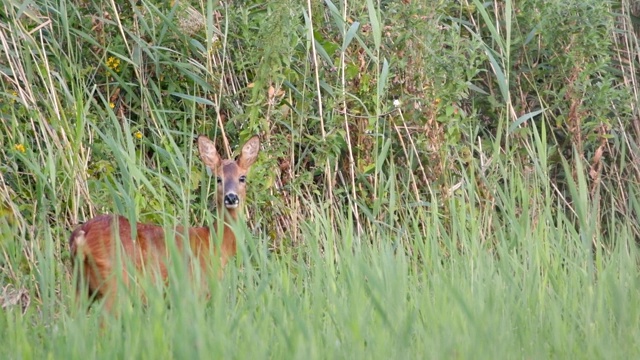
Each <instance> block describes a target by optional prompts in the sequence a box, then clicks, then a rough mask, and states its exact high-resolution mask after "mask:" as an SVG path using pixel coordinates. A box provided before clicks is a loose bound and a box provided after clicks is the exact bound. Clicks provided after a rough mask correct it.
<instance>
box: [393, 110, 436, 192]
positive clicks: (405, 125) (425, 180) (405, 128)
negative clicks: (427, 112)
mask: <svg viewBox="0 0 640 360" xmlns="http://www.w3.org/2000/svg"><path fill="white" fill-rule="evenodd" d="M398 113H399V114H400V119H402V125H403V126H404V131H405V132H406V133H407V137H408V138H409V142H410V143H411V149H412V150H413V153H414V154H415V155H416V160H417V161H418V166H420V172H421V173H422V181H424V183H425V185H426V186H427V188H428V189H429V192H431V185H429V180H427V173H426V172H425V170H424V166H422V161H421V160H420V156H419V155H418V149H416V144H415V143H414V142H413V138H412V137H411V134H410V133H409V127H408V126H407V123H406V122H405V120H404V115H403V114H402V109H400V108H398ZM417 200H420V198H419V197H418V198H417Z"/></svg>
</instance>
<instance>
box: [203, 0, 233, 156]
mask: <svg viewBox="0 0 640 360" xmlns="http://www.w3.org/2000/svg"><path fill="white" fill-rule="evenodd" d="M224 10H225V16H224V19H225V24H224V36H223V37H222V39H223V40H222V61H221V70H220V72H221V73H222V74H224V72H225V71H226V65H227V61H226V59H227V57H226V55H225V54H226V53H227V37H228V34H229V33H228V31H229V16H228V15H229V14H228V11H227V4H226V3H225V6H224ZM211 26H213V24H211ZM208 43H209V44H210V46H211V47H213V43H211V42H208ZM210 52H211V53H213V51H210ZM210 71H211V72H213V69H210ZM223 88H224V76H221V77H220V83H219V84H218V96H217V99H215V100H216V101H214V103H215V109H216V118H217V120H216V121H217V122H218V128H219V129H220V134H221V135H222V143H223V146H224V151H226V152H227V154H226V155H227V156H230V155H231V146H230V145H229V139H228V138H227V134H226V133H225V131H224V124H223V123H222V117H221V116H220V99H222V91H223V90H222V89H223Z"/></svg>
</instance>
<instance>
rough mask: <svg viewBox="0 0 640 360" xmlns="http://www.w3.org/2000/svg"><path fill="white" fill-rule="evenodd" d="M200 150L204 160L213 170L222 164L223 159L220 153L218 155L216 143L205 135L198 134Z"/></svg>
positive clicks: (201, 157)
mask: <svg viewBox="0 0 640 360" xmlns="http://www.w3.org/2000/svg"><path fill="white" fill-rule="evenodd" d="M198 152H199V153H200V159H202V162H203V163H204V164H205V165H206V166H207V167H208V168H209V169H211V171H214V170H215V169H217V168H218V166H220V163H221V162H222V159H220V155H218V151H217V150H216V145H215V144H214V143H213V141H211V140H209V138H207V137H206V136H204V135H200V136H198Z"/></svg>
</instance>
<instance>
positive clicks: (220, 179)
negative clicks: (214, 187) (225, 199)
mask: <svg viewBox="0 0 640 360" xmlns="http://www.w3.org/2000/svg"><path fill="white" fill-rule="evenodd" d="M216 182H217V183H218V184H222V178H221V177H220V176H218V177H217V178H216Z"/></svg>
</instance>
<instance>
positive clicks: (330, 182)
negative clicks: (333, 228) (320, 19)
mask: <svg viewBox="0 0 640 360" xmlns="http://www.w3.org/2000/svg"><path fill="white" fill-rule="evenodd" d="M307 14H308V15H309V40H310V41H311V59H312V62H313V73H314V76H315V80H316V96H317V99H318V116H319V118H320V131H321V132H322V140H323V142H324V141H326V139H327V133H326V131H325V128H324V110H323V107H322V92H321V89H320V71H319V70H318V67H319V66H320V64H319V62H318V53H317V50H316V41H315V37H314V35H313V21H311V20H312V19H313V13H312V9H311V0H307ZM325 185H326V188H327V190H328V193H329V203H330V204H333V177H332V176H331V164H329V159H327V162H326V164H325ZM330 209H331V211H330V212H331V219H332V220H333V208H332V207H330Z"/></svg>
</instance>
